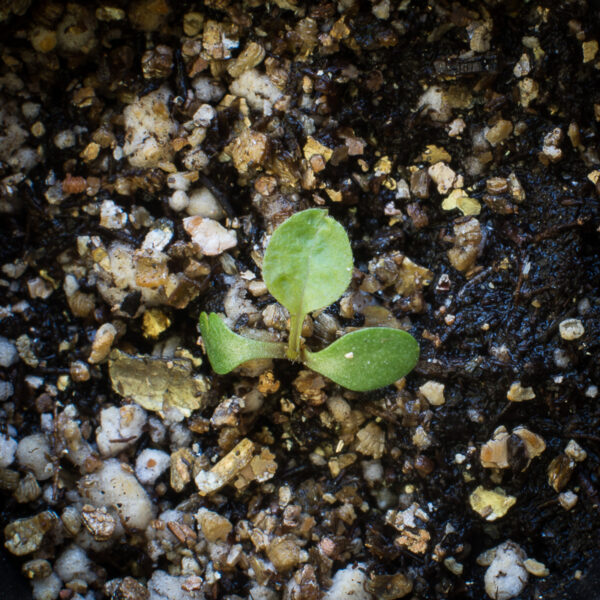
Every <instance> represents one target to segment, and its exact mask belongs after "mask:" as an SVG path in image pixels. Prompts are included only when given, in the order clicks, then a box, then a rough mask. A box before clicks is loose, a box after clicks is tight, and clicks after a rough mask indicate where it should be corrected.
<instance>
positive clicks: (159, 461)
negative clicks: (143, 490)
mask: <svg viewBox="0 0 600 600" xmlns="http://www.w3.org/2000/svg"><path fill="white" fill-rule="evenodd" d="M170 462H171V457H170V456H169V455H168V454H167V453H166V452H163V451H162V450H154V449H152V448H146V449H145V450H142V452H140V454H139V456H138V457H137V459H136V461H135V475H136V477H137V478H138V481H139V482H140V483H143V484H150V485H153V484H154V483H155V481H156V480H157V479H158V478H159V477H160V476H161V475H162V474H163V473H164V472H165V471H166V470H167V469H168V468H169V464H170Z"/></svg>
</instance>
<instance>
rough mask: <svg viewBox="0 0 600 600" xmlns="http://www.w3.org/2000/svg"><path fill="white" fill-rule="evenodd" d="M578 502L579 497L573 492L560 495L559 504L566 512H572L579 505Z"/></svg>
mask: <svg viewBox="0 0 600 600" xmlns="http://www.w3.org/2000/svg"><path fill="white" fill-rule="evenodd" d="M577 500H579V497H578V496H577V494H575V493H574V492H572V491H571V490H568V491H566V492H561V493H560V494H559V495H558V502H559V504H560V505H561V506H562V507H563V508H564V509H565V510H571V509H572V508H573V507H574V506H575V505H576V504H577Z"/></svg>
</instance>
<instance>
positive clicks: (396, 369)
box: [304, 327, 419, 392]
mask: <svg viewBox="0 0 600 600" xmlns="http://www.w3.org/2000/svg"><path fill="white" fill-rule="evenodd" d="M304 354H305V356H304V364H305V365H306V366H307V367H309V368H310V369H312V370H313V371H316V372H317V373H321V375H325V377H329V379H332V380H333V381H335V382H336V383H339V384H340V385H342V386H344V387H345V388H348V389H349V390H354V391H356V392H366V391H369V390H375V389H377V388H380V387H384V386H386V385H390V384H391V383H394V381H397V380H398V379H400V378H401V377H404V376H405V375H406V374H407V373H408V372H410V371H411V370H412V369H413V368H414V366H415V365H416V364H417V360H418V359H419V344H418V343H417V341H416V340H415V338H413V337H412V335H410V334H409V333H406V331H401V330H399V329H391V328H388V327H367V328H366V329H359V330H357V331H353V332H352V333H348V334H346V335H344V336H343V337H341V338H340V339H339V340H336V341H335V342H333V344H331V345H330V346H327V348H325V349H324V350H321V351H320V352H316V353H312V352H309V351H305V353H304Z"/></svg>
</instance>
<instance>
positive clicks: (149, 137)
mask: <svg viewBox="0 0 600 600" xmlns="http://www.w3.org/2000/svg"><path fill="white" fill-rule="evenodd" d="M172 96H173V93H172V92H171V90H169V89H168V88H167V87H165V86H163V87H161V88H160V89H158V90H155V91H154V92H150V93H149V94H146V95H145V96H142V97H141V98H137V99H136V100H135V102H133V103H132V104H130V105H129V106H127V107H126V108H125V110H124V111H123V116H124V117H125V133H126V135H125V145H124V146H123V152H124V153H125V156H127V158H128V159H129V162H130V164H131V165H132V166H134V167H155V166H157V165H158V164H159V163H160V162H161V161H169V160H171V158H172V157H173V155H174V150H173V147H172V146H171V143H170V141H171V137H172V136H173V135H175V133H176V131H177V124H176V123H175V121H174V120H173V119H171V117H170V115H169V108H168V106H169V101H170V99H171V97H172Z"/></svg>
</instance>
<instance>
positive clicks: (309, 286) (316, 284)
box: [263, 208, 352, 315]
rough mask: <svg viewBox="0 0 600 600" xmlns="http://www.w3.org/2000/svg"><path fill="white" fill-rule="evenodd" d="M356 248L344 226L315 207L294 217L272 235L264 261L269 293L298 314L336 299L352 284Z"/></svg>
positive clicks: (305, 312) (291, 311)
mask: <svg viewBox="0 0 600 600" xmlns="http://www.w3.org/2000/svg"><path fill="white" fill-rule="evenodd" d="M351 277H352V249H351V248H350V241H349V240H348V236H347V234H346V231H345V230H344V228H343V227H342V226H341V225H340V224H339V223H338V222H337V221H335V220H334V219H332V218H331V217H328V216H327V211H325V210H321V209H318V208H311V209H309V210H304V211H302V212H299V213H296V214H295V215H293V216H291V217H290V218H289V219H288V220H287V221H285V222H284V223H282V224H281V225H280V226H279V227H278V228H277V229H276V230H275V231H274V232H273V235H272V236H271V241H270V242H269V245H268V246H267V249H266V251H265V256H264V261H263V278H264V280H265V283H266V284H267V288H268V289H269V292H271V294H272V295H273V296H274V297H275V299H276V300H277V301H278V302H280V303H281V304H283V306H285V307H286V308H287V309H288V310H289V311H290V314H292V315H305V314H307V313H309V312H311V311H313V310H316V309H318V308H323V307H325V306H329V305H330V304H332V303H333V302H335V301H336V300H337V299H338V298H339V297H340V296H341V295H342V294H343V293H344V292H345V291H346V288H347V287H348V285H349V284H350V279H351Z"/></svg>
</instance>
